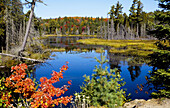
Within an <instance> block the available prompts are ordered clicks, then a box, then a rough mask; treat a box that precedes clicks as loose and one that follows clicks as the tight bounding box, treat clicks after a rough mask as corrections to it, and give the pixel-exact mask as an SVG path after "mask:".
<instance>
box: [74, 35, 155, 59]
mask: <svg viewBox="0 0 170 108" xmlns="http://www.w3.org/2000/svg"><path fill="white" fill-rule="evenodd" d="M77 42H80V43H83V44H91V45H104V46H110V47H112V48H111V49H110V51H109V52H111V53H115V54H123V55H134V56H147V55H148V54H152V53H153V50H155V49H157V47H156V45H155V44H154V43H155V42H156V40H104V39H97V38H93V39H81V40H78V41H77Z"/></svg>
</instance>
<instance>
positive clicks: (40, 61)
mask: <svg viewBox="0 0 170 108" xmlns="http://www.w3.org/2000/svg"><path fill="white" fill-rule="evenodd" d="M0 55H3V56H10V57H14V58H19V59H24V60H29V61H33V62H36V63H44V62H45V61H43V60H37V59H32V58H27V57H20V56H16V55H12V54H6V53H0Z"/></svg>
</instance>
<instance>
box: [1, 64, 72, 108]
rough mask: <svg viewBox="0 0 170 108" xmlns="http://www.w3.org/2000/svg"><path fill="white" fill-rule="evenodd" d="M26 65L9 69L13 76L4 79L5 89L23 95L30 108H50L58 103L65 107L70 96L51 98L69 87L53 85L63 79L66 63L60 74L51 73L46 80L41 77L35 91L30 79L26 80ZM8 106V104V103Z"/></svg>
mask: <svg viewBox="0 0 170 108" xmlns="http://www.w3.org/2000/svg"><path fill="white" fill-rule="evenodd" d="M27 68H28V67H27V65H26V64H20V65H18V66H15V67H11V72H13V74H12V75H11V76H10V77H8V78H6V83H5V85H6V87H8V88H11V89H14V93H21V94H23V97H24V98H27V100H29V102H30V103H31V107H33V108H34V107H42V108H47V107H52V106H53V105H54V104H55V105H59V103H63V104H64V105H67V103H69V102H70V101H71V98H72V96H70V97H68V96H67V97H61V98H57V99H54V100H53V99H52V97H54V96H56V97H59V96H61V95H62V94H64V93H65V92H66V91H67V90H68V88H69V87H70V86H68V85H64V86H62V87H61V88H55V87H54V86H53V83H56V82H58V81H59V79H60V78H61V79H62V78H63V72H65V71H66V70H67V69H68V62H66V65H63V66H62V67H61V69H60V72H56V71H53V73H52V74H51V76H52V77H51V78H50V79H47V78H46V77H41V78H40V82H41V84H39V87H40V88H39V89H38V90H37V91H36V89H35V84H34V82H33V81H32V79H30V78H26V73H25V70H26V69H27ZM68 84H69V85H71V80H70V81H68ZM1 98H2V99H3V98H4V99H6V98H10V97H6V98H5V97H3V96H1ZM9 104H10V103H9Z"/></svg>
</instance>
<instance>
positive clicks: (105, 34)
mask: <svg viewBox="0 0 170 108" xmlns="http://www.w3.org/2000/svg"><path fill="white" fill-rule="evenodd" d="M103 26H104V39H106V38H107V37H106V36H107V33H106V25H105V22H104V23H103Z"/></svg>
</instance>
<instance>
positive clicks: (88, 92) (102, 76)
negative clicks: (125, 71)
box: [76, 54, 125, 108]
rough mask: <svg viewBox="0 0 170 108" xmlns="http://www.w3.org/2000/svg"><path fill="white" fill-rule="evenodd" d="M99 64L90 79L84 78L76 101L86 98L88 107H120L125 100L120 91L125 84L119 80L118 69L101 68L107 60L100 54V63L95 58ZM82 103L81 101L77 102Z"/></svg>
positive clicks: (123, 94) (122, 91)
mask: <svg viewBox="0 0 170 108" xmlns="http://www.w3.org/2000/svg"><path fill="white" fill-rule="evenodd" d="M95 59H96V61H97V62H99V63H100V65H99V66H95V70H94V72H95V73H94V74H92V77H91V78H90V76H86V75H84V77H85V80H84V81H85V83H84V85H83V86H82V87H81V89H82V92H81V93H79V94H76V95H77V96H76V99H78V98H80V97H84V99H85V98H86V97H88V98H87V99H88V103H89V104H90V106H95V107H99V106H103V107H109V108H115V107H118V106H121V105H122V104H123V102H124V100H125V91H124V90H123V89H121V87H122V86H124V84H125V82H124V81H123V79H121V76H120V73H119V71H118V69H114V70H112V69H110V72H109V71H108V67H107V66H106V67H105V68H103V64H104V63H107V62H108V60H106V59H105V56H102V54H101V61H100V60H99V59H97V58H95ZM79 102H82V101H79Z"/></svg>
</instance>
